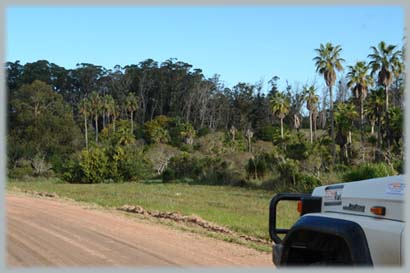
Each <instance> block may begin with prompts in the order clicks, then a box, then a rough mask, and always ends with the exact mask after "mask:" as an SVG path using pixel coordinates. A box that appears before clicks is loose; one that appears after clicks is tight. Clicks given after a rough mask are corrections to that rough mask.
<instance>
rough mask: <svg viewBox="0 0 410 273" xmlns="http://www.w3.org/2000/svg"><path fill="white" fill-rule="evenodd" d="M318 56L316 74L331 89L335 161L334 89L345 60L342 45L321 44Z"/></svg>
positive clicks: (331, 120) (331, 130)
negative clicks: (342, 56) (317, 73)
mask: <svg viewBox="0 0 410 273" xmlns="http://www.w3.org/2000/svg"><path fill="white" fill-rule="evenodd" d="M315 51H316V52H317V54H318V55H317V56H316V57H315V58H313V60H314V61H315V65H316V72H319V74H320V75H322V76H323V78H324V79H325V82H326V86H327V87H328V89H329V97H330V134H331V138H332V156H333V161H334V159H335V157H336V147H335V129H334V109H333V92H332V88H333V86H334V84H335V82H336V71H342V70H343V66H342V62H344V59H343V58H341V57H340V52H341V51H342V48H341V47H340V45H336V46H334V45H332V43H326V45H323V44H320V48H317V49H315Z"/></svg>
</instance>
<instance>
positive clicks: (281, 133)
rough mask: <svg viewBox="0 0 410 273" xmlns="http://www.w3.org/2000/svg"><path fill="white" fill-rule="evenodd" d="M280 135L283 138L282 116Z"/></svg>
mask: <svg viewBox="0 0 410 273" xmlns="http://www.w3.org/2000/svg"><path fill="white" fill-rule="evenodd" d="M280 135H281V137H282V139H283V118H281V119H280Z"/></svg>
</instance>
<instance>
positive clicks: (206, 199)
mask: <svg viewBox="0 0 410 273" xmlns="http://www.w3.org/2000/svg"><path fill="white" fill-rule="evenodd" d="M57 182H58V181H56V180H52V179H50V180H46V179H34V180H28V181H19V180H9V181H8V182H7V189H8V190H11V189H13V188H18V189H20V190H33V191H43V192H55V193H57V194H58V195H59V196H60V197H68V198H71V199H74V200H76V201H81V202H88V203H95V204H97V205H100V206H102V207H107V208H116V207H120V206H122V205H125V204H128V205H140V206H142V207H144V208H146V209H148V210H158V211H177V212H180V213H181V214H183V215H191V214H195V215H198V216H200V217H202V218H203V219H205V220H207V221H211V222H214V223H216V224H219V225H222V226H225V227H227V228H230V229H231V230H233V231H236V232H239V233H241V234H246V235H251V236H255V237H259V238H264V239H268V238H269V235H268V217H269V216H268V215H269V203H270V200H271V198H272V196H273V195H274V193H273V192H269V191H264V190H254V189H245V188H238V187H231V186H209V185H189V184H184V183H165V184H164V183H158V182H155V181H151V182H146V183H121V184H68V183H57ZM279 211H280V212H281V214H282V216H280V217H278V218H279V219H278V220H279V224H278V227H289V226H290V225H291V224H292V223H294V222H295V219H297V213H296V209H295V204H288V203H286V204H283V206H281V209H280V210H279Z"/></svg>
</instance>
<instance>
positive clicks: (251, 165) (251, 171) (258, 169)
mask: <svg viewBox="0 0 410 273" xmlns="http://www.w3.org/2000/svg"><path fill="white" fill-rule="evenodd" d="M267 171H268V166H267V163H266V160H265V157H264V156H261V155H259V156H256V157H254V158H251V159H249V160H248V165H247V166H246V172H247V176H248V178H249V177H252V178H253V179H261V178H264V177H265V175H266V173H267Z"/></svg>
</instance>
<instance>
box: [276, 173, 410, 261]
mask: <svg viewBox="0 0 410 273" xmlns="http://www.w3.org/2000/svg"><path fill="white" fill-rule="evenodd" d="M404 190H405V181H404V176H402V175H401V176H390V177H383V178H375V179H369V180H363V181H358V182H349V183H342V184H334V185H329V186H322V187H318V188H315V189H314V190H313V192H312V194H290V193H289V194H277V195H276V196H274V197H273V199H272V201H271V204H270V213H269V234H270V237H271V239H272V240H273V241H274V242H275V244H274V245H273V262H274V264H275V265H276V266H301V265H348V266H401V265H403V264H404V253H403V251H404V227H405V219H404V213H403V211H404ZM283 200H297V201H298V211H299V212H300V214H301V217H300V218H299V219H298V221H297V222H296V223H295V224H294V225H293V226H292V227H291V228H290V229H280V228H277V227H276V216H277V215H276V214H277V205H278V203H279V202H280V201H283ZM279 234H285V236H284V238H283V239H282V238H281V237H280V236H279ZM282 237H283V236H282Z"/></svg>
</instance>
